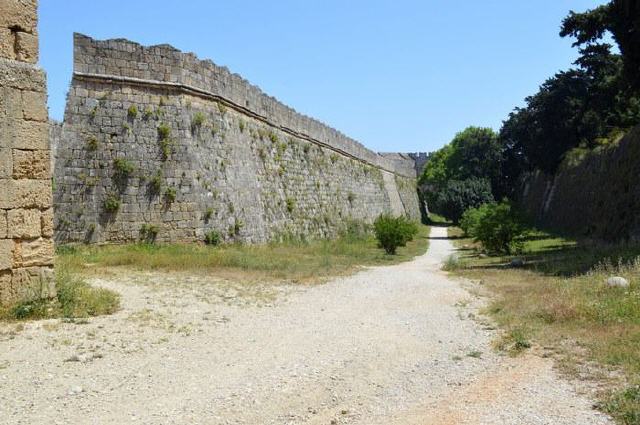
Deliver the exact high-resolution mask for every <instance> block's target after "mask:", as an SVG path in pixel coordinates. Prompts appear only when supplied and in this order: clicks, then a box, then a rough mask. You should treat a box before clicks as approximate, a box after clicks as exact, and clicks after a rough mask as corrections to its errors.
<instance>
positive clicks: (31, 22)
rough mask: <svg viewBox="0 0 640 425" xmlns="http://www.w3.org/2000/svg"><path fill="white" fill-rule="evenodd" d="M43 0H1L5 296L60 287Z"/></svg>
mask: <svg viewBox="0 0 640 425" xmlns="http://www.w3.org/2000/svg"><path fill="white" fill-rule="evenodd" d="M36 24H37V2H36V1H35V0H0V304H9V303H12V302H16V301H23V300H33V299H38V298H47V297H52V296H54V295H55V287H54V279H53V239H52V236H53V212H52V211H53V210H52V206H51V201H52V199H51V198H52V196H51V171H50V170H51V168H50V151H49V141H48V123H47V109H46V83H45V75H44V73H43V72H42V70H41V69H40V68H38V66H37V65H36V62H37V59H38V37H37V32H36Z"/></svg>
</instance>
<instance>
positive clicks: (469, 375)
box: [0, 227, 611, 425]
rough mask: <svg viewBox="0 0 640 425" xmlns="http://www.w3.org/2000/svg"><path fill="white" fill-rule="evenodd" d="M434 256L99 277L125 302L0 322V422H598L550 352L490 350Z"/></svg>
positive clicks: (466, 296)
mask: <svg viewBox="0 0 640 425" xmlns="http://www.w3.org/2000/svg"><path fill="white" fill-rule="evenodd" d="M451 252H452V246H451V244H450V242H449V241H448V240H446V229H444V228H438V227H435V228H433V229H432V239H431V247H430V249H429V252H428V253H427V254H426V255H424V256H421V257H419V258H416V259H415V260H413V261H411V262H407V263H403V264H400V265H397V266H388V267H376V268H369V269H366V270H364V271H362V272H360V273H358V274H356V275H353V276H351V277H347V278H341V279H336V280H334V281H331V282H329V283H326V284H323V285H317V286H307V287H301V286H282V285H266V284H265V285H246V284H245V285H240V284H234V283H231V282H228V281H224V280H220V279H216V278H213V277H210V276H198V275H195V276H194V275H181V274H175V275H167V274H159V273H158V274H156V273H146V274H141V273H140V274H135V275H127V276H120V275H114V276H112V277H110V278H109V279H95V280H94V281H93V283H94V284H97V285H102V286H105V287H109V288H113V289H115V290H117V291H119V292H120V293H121V294H122V296H123V309H122V310H121V311H120V312H118V313H117V314H115V315H113V316H109V317H101V318H94V319H91V320H89V321H88V322H83V321H77V322H75V323H67V322H63V321H59V320H50V321H41V322H34V323H28V324H26V325H24V327H23V328H22V326H16V325H7V324H4V325H0V423H3V424H5V423H8V424H52V423H60V424H124V423H140V424H169V423H171V424H363V425H375V424H385V425H386V424H555V425H557V424H608V423H611V422H610V421H609V419H608V418H606V417H605V416H604V415H602V414H600V413H598V412H596V411H594V410H592V409H591V404H592V403H591V402H590V401H589V400H588V399H587V398H586V397H585V396H582V395H579V394H578V393H577V392H576V389H575V388H574V387H573V386H572V384H570V383H568V382H566V381H563V380H562V379H560V378H559V377H558V376H557V375H556V373H555V371H554V370H553V369H552V365H551V360H550V359H543V358H541V357H537V356H533V355H529V356H523V357H518V358H510V357H506V356H500V355H498V354H496V353H494V352H493V351H492V349H491V341H492V340H493V339H494V338H495V336H496V335H495V331H494V330H492V327H491V326H488V325H487V324H486V323H485V324H483V320H482V318H479V316H478V308H479V307H480V306H481V300H479V299H477V298H476V297H474V296H473V295H471V293H470V292H468V291H467V290H465V289H464V288H463V286H462V284H461V283H459V282H457V281H455V280H453V279H451V278H448V277H447V276H446V274H445V273H443V272H441V271H439V267H440V264H441V262H442V261H443V259H445V258H446V257H447V255H449V254H450V253H451Z"/></svg>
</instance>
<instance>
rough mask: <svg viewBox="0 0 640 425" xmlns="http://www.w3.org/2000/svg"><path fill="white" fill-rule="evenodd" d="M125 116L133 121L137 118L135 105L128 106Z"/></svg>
mask: <svg viewBox="0 0 640 425" xmlns="http://www.w3.org/2000/svg"><path fill="white" fill-rule="evenodd" d="M127 116H128V117H129V118H131V119H135V118H136V117H137V116H138V107H137V106H136V105H131V106H129V109H127Z"/></svg>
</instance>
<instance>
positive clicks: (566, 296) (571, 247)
mask: <svg viewBox="0 0 640 425" xmlns="http://www.w3.org/2000/svg"><path fill="white" fill-rule="evenodd" d="M449 234H450V236H451V237H453V238H455V239H454V240H455V244H456V245H457V246H458V248H459V249H460V256H459V257H460V260H459V262H458V264H457V265H456V267H455V269H453V270H455V273H458V274H460V275H463V276H465V277H468V278H471V279H478V280H481V281H482V282H483V283H484V285H483V287H484V288H487V289H488V290H489V291H490V293H492V301H491V303H490V306H489V307H488V309H487V312H488V313H489V314H490V315H491V316H492V317H493V318H494V319H495V320H496V322H497V323H498V325H500V326H501V327H502V328H503V329H504V330H505V332H504V335H503V337H502V339H501V340H500V341H498V342H497V344H496V345H497V347H498V348H500V349H504V350H505V351H508V352H510V353H511V354H517V353H520V352H522V351H525V350H527V349H528V348H529V347H530V346H531V345H532V343H537V344H538V345H542V346H545V347H553V349H554V350H555V352H556V353H557V356H558V360H559V361H560V364H561V365H562V366H564V369H565V370H566V371H567V372H569V373H571V372H576V371H579V370H581V365H582V364H583V363H584V362H587V361H592V362H596V363H597V364H599V365H600V366H601V368H602V369H603V370H605V371H606V370H617V371H620V372H622V374H623V376H624V378H625V379H624V383H617V384H611V386H610V391H609V392H608V393H607V394H602V396H601V404H600V405H601V407H602V409H603V410H606V411H607V412H609V413H611V414H612V415H613V416H614V417H615V418H616V419H617V420H618V421H619V423H621V424H625V425H627V424H638V423H640V422H638V418H640V397H638V396H637V391H636V392H634V390H633V389H634V388H636V389H637V385H638V383H640V257H639V255H640V247H639V246H633V245H618V246H613V245H594V244H588V243H584V242H583V243H579V242H577V241H574V240H569V239H563V238H559V237H555V236H553V235H549V234H546V233H543V232H534V233H532V234H531V235H530V236H529V237H528V238H527V240H526V241H525V244H524V251H523V253H522V254H520V255H514V256H501V257H486V256H483V255H480V252H481V249H480V246H478V245H477V244H475V243H474V242H473V241H471V240H470V239H465V238H464V237H463V236H462V231H461V230H460V229H458V228H450V229H449ZM516 257H517V258H521V259H523V260H524V266H522V267H511V266H510V261H511V260H512V259H513V258H516ZM613 275H619V276H623V277H625V278H626V279H627V280H629V282H630V284H631V286H630V288H629V289H619V288H609V287H607V286H606V285H605V284H604V282H605V280H606V279H607V277H610V276H613ZM582 373H584V371H582ZM605 375H606V373H605ZM594 377H595V378H596V379H597V378H599V376H594ZM634 385H635V386H634Z"/></svg>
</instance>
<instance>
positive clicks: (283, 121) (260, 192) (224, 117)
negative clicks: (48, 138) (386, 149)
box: [52, 34, 419, 243]
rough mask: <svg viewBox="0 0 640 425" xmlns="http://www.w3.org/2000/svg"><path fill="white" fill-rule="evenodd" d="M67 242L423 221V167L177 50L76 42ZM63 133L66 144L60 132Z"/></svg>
mask: <svg viewBox="0 0 640 425" xmlns="http://www.w3.org/2000/svg"><path fill="white" fill-rule="evenodd" d="M52 134H53V135H54V138H57V137H59V138H60V140H54V145H55V146H57V150H56V155H55V156H56V161H55V173H54V174H55V189H54V200H55V202H54V205H55V229H56V231H55V237H56V240H58V241H60V242H74V241H85V242H99V243H103V242H125V241H135V240H140V239H145V238H157V240H160V241H194V240H196V241H197V240H203V239H204V237H205V235H206V234H207V233H209V232H210V231H211V230H215V231H217V232H218V233H219V234H221V235H222V237H223V238H224V239H228V240H242V241H246V242H264V241H267V240H271V239H274V238H278V237H279V236H290V235H293V236H302V235H304V236H305V237H325V236H332V235H335V233H336V232H337V231H338V230H339V228H340V226H343V225H344V223H345V222H346V221H347V220H351V219H353V220H365V221H369V222H371V221H372V220H373V219H374V218H375V217H376V216H377V215H378V214H380V213H382V212H393V213H395V214H407V215H409V216H411V217H412V218H415V219H418V218H419V207H418V199H417V195H416V188H415V176H416V172H415V169H414V161H413V160H412V159H411V158H409V157H402V158H393V159H389V158H385V157H383V156H381V155H378V154H376V153H374V152H372V151H370V150H368V149H366V148H365V147H364V146H362V145H361V144H359V143H357V142H355V141H354V140H352V139H349V138H347V137H346V136H344V135H342V134H341V133H339V132H337V131H336V130H334V129H332V128H329V127H327V126H326V125H324V124H322V123H320V122H318V121H315V120H313V119H311V118H308V117H306V116H303V115H301V114H298V113H297V112H295V111H294V110H292V109H291V108H288V107H287V106H285V105H283V104H282V103H280V102H278V101H277V100H276V99H274V98H272V97H269V96H267V95H265V94H264V93H262V91H260V89H258V88H257V87H255V86H252V85H250V84H249V83H248V82H247V81H245V80H243V79H242V78H241V77H240V76H238V75H236V74H231V73H230V72H229V71H228V70H227V69H226V68H221V67H218V66H216V65H214V64H213V63H212V62H211V61H201V60H199V59H198V58H197V57H196V56H195V55H193V54H190V53H181V52H179V51H178V50H176V49H174V48H172V47H171V46H167V45H160V46H151V47H143V46H141V45H139V44H136V43H132V42H130V41H126V40H107V41H96V40H93V39H91V38H88V37H86V36H83V35H79V34H76V35H75V37H74V75H73V79H72V83H71V88H70V91H69V95H68V99H67V107H66V111H65V117H64V122H63V125H62V130H61V131H60V130H59V129H55V131H52ZM56 135H58V136H56Z"/></svg>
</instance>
